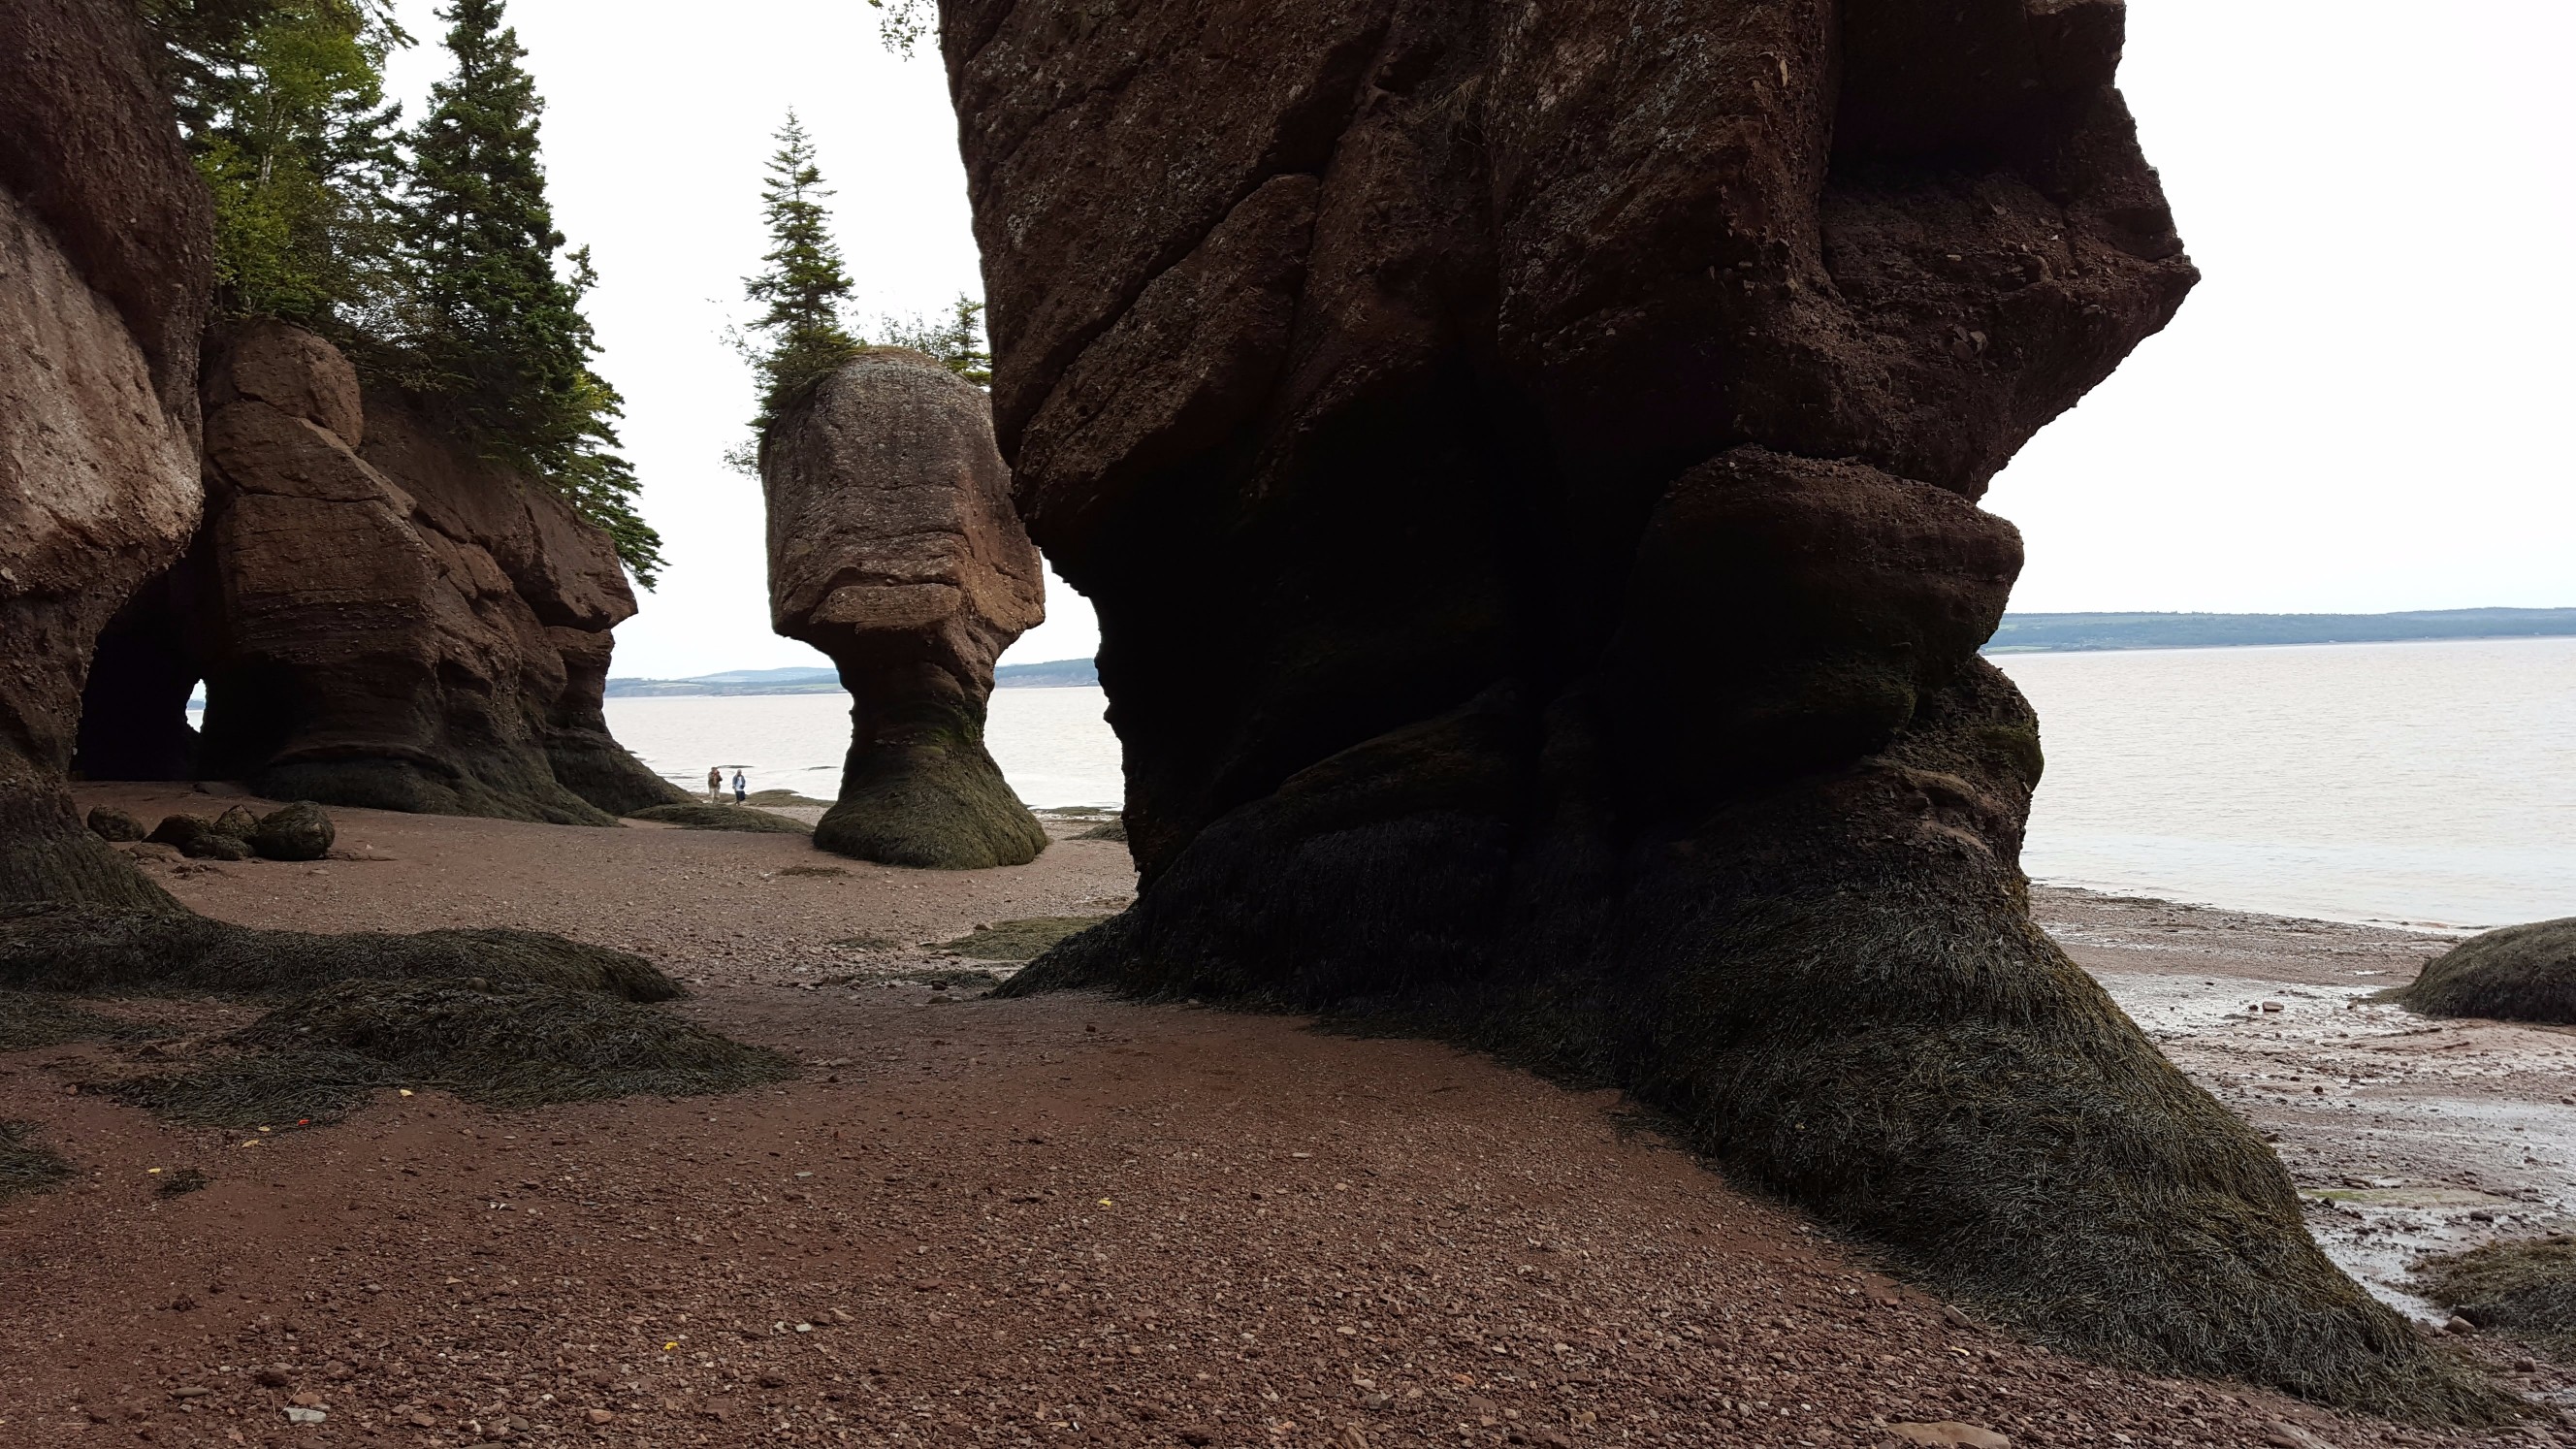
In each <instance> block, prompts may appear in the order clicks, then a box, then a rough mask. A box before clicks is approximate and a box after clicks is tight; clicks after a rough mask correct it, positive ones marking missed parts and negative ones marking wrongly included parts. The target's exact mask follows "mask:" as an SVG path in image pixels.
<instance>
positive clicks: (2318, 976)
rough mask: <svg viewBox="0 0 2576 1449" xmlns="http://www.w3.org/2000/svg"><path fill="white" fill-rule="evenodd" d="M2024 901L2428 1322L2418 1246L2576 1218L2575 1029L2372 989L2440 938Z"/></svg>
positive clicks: (2438, 947)
mask: <svg viewBox="0 0 2576 1449" xmlns="http://www.w3.org/2000/svg"><path fill="white" fill-rule="evenodd" d="M2033 905H2034V907H2035V908H2036V911H2037V914H2038V916H2039V919H2040V922H2041V924H2042V925H2044V926H2046V927H2047V928H2048V930H2049V932H2050V934H2052V935H2054V936H2055V937H2056V938H2057V939H2058V941H2059V942H2060V943H2062V944H2063V945H2065V946H2066V948H2067V950H2068V951H2069V952H2070V953H2071V954H2072V955H2073V956H2074V957H2075V958H2076V960H2077V961H2078V962H2079V963H2081V964H2082V965H2083V966H2084V967H2085V968H2086V969H2087V970H2089V971H2091V972H2092V973H2093V975H2094V976H2095V978H2096V979H2098V980H2100V981H2101V982H2102V984H2103V985H2104V987H2106V988H2107V989H2108V990H2109V991H2110V992H2111V994H2112V996H2113V997H2114V998H2115V999H2116V1000H2118V1002H2119V1003H2120V1005H2121V1006H2122V1008H2123V1009H2125V1010H2126V1011H2127V1012H2128V1013H2129V1015H2130V1016H2131V1017H2132V1018H2134V1019H2135V1020H2136V1021H2137V1022H2138V1024H2139V1025H2140V1026H2141V1027H2144V1028H2145V1029H2146V1031H2147V1033H2148V1034H2149V1035H2150V1036H2151V1037H2153V1038H2154V1039H2155V1042H2156V1044H2157V1046H2158V1047H2160V1048H2161V1049H2162V1050H2163V1051H2164V1053H2165V1054H2166V1055H2167V1056H2168V1057H2170V1058H2172V1059H2173V1061H2174V1062H2175V1063H2176V1064H2177V1065H2178V1066H2180V1067H2181V1068H2182V1069H2183V1070H2184V1071H2185V1072H2187V1073H2189V1074H2190V1075H2191V1076H2192V1078H2193V1079H2194V1080H2196V1081H2198V1082H2200V1083H2201V1084H2202V1085H2203V1086H2205V1087H2207V1088H2209V1089H2210V1090H2211V1091H2212V1092H2213V1093H2215V1094H2216V1095H2217V1096H2218V1098H2219V1100H2220V1101H2222V1102H2225V1103H2226V1104H2227V1105H2228V1106H2230V1107H2232V1108H2234V1109H2235V1110H2236V1111H2238V1112H2239V1113H2241V1114H2243V1115H2244V1116H2245V1117H2246V1118H2247V1120H2249V1121H2251V1122H2253V1123H2254V1124H2255V1125H2256V1126H2257V1127H2259V1128H2261V1129H2262V1130H2263V1132H2264V1134H2265V1136H2266V1138H2267V1139H2269V1140H2271V1142H2272V1143H2273V1146H2274V1149H2275V1150H2276V1151H2278V1152H2279V1153H2280V1154H2281V1160H2282V1161H2283V1163H2284V1164H2286V1165H2287V1166H2288V1167H2289V1169H2290V1172H2291V1175H2292V1176H2293V1177H2294V1178H2295V1179H2296V1180H2297V1182H2298V1185H2299V1189H2300V1194H2301V1196H2302V1197H2303V1198H2304V1199H2305V1200H2306V1202H2307V1204H2308V1226H2309V1230H2310V1231H2311V1232H2313V1233H2314V1234H2315V1235H2316V1238H2317V1241H2318V1242H2319V1243H2320V1244H2321V1245H2323V1246H2324V1248H2325V1249H2326V1251H2327V1252H2328V1253H2329V1254H2331V1255H2332V1256H2333V1257H2334V1259H2335V1261H2336V1262H2338V1263H2339V1264H2341V1265H2342V1266H2343V1267H2344V1269H2345V1270H2346V1271H2348V1272H2350V1273H2352V1274H2353V1276H2355V1277H2356V1278H2358V1279H2360V1280H2361V1281H2362V1283H2364V1284H2365V1285H2367V1286H2368V1287H2369V1288H2370V1289H2371V1291H2372V1292H2374V1293H2377V1294H2378V1295H2379V1296H2380V1297H2382V1298H2383V1299H2385V1300H2387V1301H2388V1302H2390V1303H2392V1304H2394V1305H2396V1306H2398V1307H2399V1308H2401V1309H2404V1310H2406V1311H2407V1312H2409V1313H2411V1314H2413V1315H2415V1316H2417V1317H2419V1318H2422V1319H2426V1320H2428V1321H2432V1322H2439V1321H2441V1320H2442V1319H2444V1318H2446V1317H2448V1315H2447V1314H2446V1313H2444V1312H2442V1311H2440V1310H2439V1309H2437V1308H2436V1307H2435V1306H2434V1305H2432V1304H2430V1303H2427V1302H2425V1301H2424V1300H2423V1299H2422V1298H2421V1297H2420V1296H2418V1291H2417V1290H2418V1285H2417V1283H2416V1282H2415V1276H2414V1274H2413V1272H2412V1269H2413V1266H2414V1264H2415V1263H2416V1262H2417V1261H2418V1260H2419V1259H2421V1258H2422V1257H2423V1256H2424V1255H2426V1254H2427V1253H2448V1252H2457V1251H2461V1250H2463V1249H2467V1248H2472V1247H2476V1246H2478V1245H2480V1244H2483V1243H2488V1242H2493V1241H2497V1240H2499V1239H2519V1238H2529V1237H2534V1236H2538V1235H2541V1234H2544V1233H2549V1232H2563V1231H2566V1230H2568V1229H2570V1228H2576V1030H2571V1029H2569V1028H2565V1027H2551V1026H2523V1025H2516V1024H2513V1023H2508V1022H2494V1021H2468V1020H2464V1021H2443V1020H2436V1019H2433V1018H2428V1017H2423V1016H2418V1015H2416V1014H2415V1013H2413V1012H2411V1011H2407V1010H2405V1009H2404V1008H2402V1007H2398V1006H2393V1005H2389V1004H2385V1003H2382V1002H2377V1001H2374V1000H2372V999H2371V998H2372V997H2373V996H2375V995H2377V994H2378V993H2379V992H2381V991H2384V990H2386V989H2387V988H2388V987H2390V986H2393V985H2396V984H2399V983H2402V982H2405V981H2409V980H2412V979H2413V977H2414V975H2415V972H2416V971H2417V969H2419V968H2420V967H2421V966H2422V965H2423V964H2424V962H2425V961H2427V960H2429V959H2431V958H2432V957H2434V956H2437V955H2439V954H2440V953H2441V952H2443V951H2444V950H2447V949H2448V948H2449V947H2450V946H2451V944H2452V943H2453V941H2454V940H2455V939H2456V938H2455V937H2450V936H2442V935H2434V934H2429V933H2421V932H2411V931H2400V930H2390V929H2384V928H2379V927H2371V926H2357V925H2345V924H2341V923H2337V922H2330V921H2302V920H2293V919H2287V918H2283V917H2275V916H2259V915H2249V914H2246V913H2242V912H2234V911H2222V910H2216V909H2212V908H2207V907H2195V906H2183V905H2176V904H2173V903H2171V902H2165V901H2148V900H2140V899H2135V898H2126V897H2117V896H2103V895H2094V894H2091V893H2087V892H2080V891H2051V890H2040V891H2035V892H2034V893H2033ZM2562 1402H2563V1400H2562Z"/></svg>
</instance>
